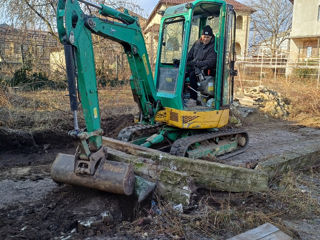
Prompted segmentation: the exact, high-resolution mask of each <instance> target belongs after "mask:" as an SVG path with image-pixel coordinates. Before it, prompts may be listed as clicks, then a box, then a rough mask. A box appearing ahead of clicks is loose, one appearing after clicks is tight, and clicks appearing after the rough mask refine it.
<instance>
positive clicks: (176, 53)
mask: <svg viewBox="0 0 320 240" xmlns="http://www.w3.org/2000/svg"><path fill="white" fill-rule="evenodd" d="M82 4H84V5H86V6H87V7H93V8H96V9H98V10H99V14H100V15H101V16H99V17H97V16H92V15H88V14H86V13H85V12H84V11H83V10H82V9H81V6H82ZM162 15H163V16H162V19H161V25H160V32H159V43H158V53H157V59H156V66H155V72H154V77H153V73H152V71H151V67H150V62H149V57H148V53H147V49H146V45H145V41H144V36H143V34H142V30H141V27H140V25H139V22H138V19H137V18H136V17H134V16H131V15H130V14H129V13H128V11H127V10H124V12H120V11H117V10H115V9H113V8H111V7H108V6H105V5H103V4H96V3H93V2H89V1H87V0H59V1H58V7H57V27H58V32H59V38H60V41H61V43H62V44H63V45H64V51H65V59H66V69H67V77H68V86H69V96H70V105H71V110H72V112H73V115H74V130H72V131H71V132H70V135H72V136H73V137H75V138H76V139H78V140H79V145H78V148H77V150H76V154H75V158H74V161H73V163H72V164H70V163H67V162H65V161H64V160H63V159H61V158H59V159H56V160H55V162H54V163H53V165H52V168H51V175H52V178H53V179H54V180H55V181H57V182H64V183H70V184H76V185H81V186H87V187H92V188H97V189H100V190H103V191H108V192H114V193H119V194H126V195H130V194H132V192H133V188H134V184H133V183H134V182H135V181H137V180H136V179H137V178H135V176H134V173H133V170H132V167H131V166H130V165H129V164H125V163H120V162H112V161H109V160H107V147H105V146H103V144H102V135H103V131H102V129H101V127H100V112H99V102H98V90H97V80H96V71H95V62H94V52H93V43H92V34H96V35H99V36H101V37H104V38H107V39H110V40H112V41H115V42H118V43H120V44H121V45H122V46H123V49H124V52H125V54H126V55H127V58H128V63H129V66H130V69H131V74H132V76H131V78H130V86H131V89H132V94H133V98H134V101H135V102H136V103H137V104H138V106H139V110H140V115H139V122H138V123H137V124H136V125H134V126H129V127H127V128H125V129H122V130H121V131H120V133H119V135H118V139H119V140H121V141H123V142H130V143H133V144H136V145H141V146H143V147H147V148H153V149H157V150H160V151H163V152H167V153H170V154H173V155H178V156H183V157H188V158H193V159H207V158H209V157H211V158H219V159H221V158H228V157H230V156H233V155H236V154H239V153H241V152H243V151H244V150H245V149H246V148H247V145H248V141H249V138H248V134H247V133H246V132H245V131H243V130H240V129H231V128H226V127H225V128H223V127H224V126H226V125H227V124H228V120H229V110H230V104H231V103H232V101H233V86H234V77H235V76H236V74H237V71H236V70H235V69H234V66H235V23H236V15H235V11H234V8H233V6H232V5H228V4H226V2H225V1H224V0H196V1H194V2H192V3H185V4H181V5H177V6H172V7H169V8H167V9H166V10H165V11H164V12H162ZM206 25H210V26H211V28H212V29H213V32H214V34H215V47H214V50H215V51H216V54H217V62H216V66H215V68H214V69H212V71H210V74H209V73H208V71H207V73H205V71H203V70H201V69H200V71H198V72H200V73H199V74H198V80H199V81H198V86H199V87H198V89H191V88H190V84H189V82H190V81H189V78H188V75H187V74H186V72H187V55H188V51H189V50H190V48H191V47H192V45H193V43H194V42H195V41H196V40H197V39H199V37H200V36H201V32H202V29H203V27H204V26H206ZM190 91H196V92H197V96H198V104H199V105H197V106H192V107H188V106H186V104H185V102H186V101H188V99H189V98H190ZM78 99H80V100H81V105H82V109H83V114H84V118H85V123H86V129H85V130H84V131H82V130H80V129H79V126H78V120H77V111H78V105H79V102H78Z"/></svg>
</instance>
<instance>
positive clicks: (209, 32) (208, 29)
mask: <svg viewBox="0 0 320 240" xmlns="http://www.w3.org/2000/svg"><path fill="white" fill-rule="evenodd" d="M202 35H207V36H211V37H212V36H213V33H212V28H211V27H210V26H209V25H207V26H205V27H204V28H203V29H202Z"/></svg>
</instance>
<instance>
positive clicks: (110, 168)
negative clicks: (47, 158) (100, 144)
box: [51, 153, 135, 195]
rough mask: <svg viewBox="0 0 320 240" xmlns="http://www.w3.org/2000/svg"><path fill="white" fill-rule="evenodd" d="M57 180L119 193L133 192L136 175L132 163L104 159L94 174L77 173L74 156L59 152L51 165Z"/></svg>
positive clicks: (54, 177) (127, 193)
mask: <svg viewBox="0 0 320 240" xmlns="http://www.w3.org/2000/svg"><path fill="white" fill-rule="evenodd" d="M51 177H52V179H53V180H54V181H55V182H58V183H66V184H71V185H78V186H83V187H89V188H94V189H98V190H101V191H106V192H112V193H117V194H124V195H131V194H132V193H133V189H134V184H135V176H134V172H133V168H132V166H131V165H129V164H126V163H120V162H114V161H108V160H105V159H104V160H102V161H100V163H99V164H98V166H97V168H96V171H95V174H94V175H87V174H86V175H84V174H76V173H75V171H74V156H72V155H66V154H61V153H59V154H58V156H57V157H56V159H55V161H54V162H53V164H52V167H51Z"/></svg>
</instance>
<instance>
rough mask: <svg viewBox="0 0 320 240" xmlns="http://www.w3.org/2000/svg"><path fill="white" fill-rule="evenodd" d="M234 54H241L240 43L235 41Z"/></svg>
mask: <svg viewBox="0 0 320 240" xmlns="http://www.w3.org/2000/svg"><path fill="white" fill-rule="evenodd" d="M235 50H236V55H237V56H241V45H240V43H236V45H235Z"/></svg>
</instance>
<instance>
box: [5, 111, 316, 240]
mask: <svg viewBox="0 0 320 240" xmlns="http://www.w3.org/2000/svg"><path fill="white" fill-rule="evenodd" d="M132 123H133V116H132V115H130V114H128V115H118V116H109V117H108V118H106V119H105V120H103V121H102V126H103V128H104V130H105V132H106V133H108V136H111V137H114V136H116V135H117V133H118V132H119V131H120V129H122V128H123V127H125V126H127V125H130V124H132ZM244 127H245V128H246V129H248V131H249V133H251V134H253V135H255V136H253V138H256V139H259V137H258V136H259V134H260V133H263V132H264V133H265V132H266V131H268V132H270V134H273V133H277V132H282V133H283V134H282V135H281V136H282V138H286V137H287V141H288V142H290V141H291V140H292V135H291V134H289V133H290V131H291V132H292V130H294V131H295V132H296V131H299V129H305V127H303V126H298V125H295V124H293V123H290V122H285V121H280V120H273V119H269V118H266V117H265V116H263V115H259V114H258V115H254V116H252V117H251V118H249V120H248V121H247V123H246V124H245V126H244ZM315 131H316V130H315ZM284 133H287V135H286V134H284ZM306 134H307V132H306ZM44 136H45V137H43V138H41V139H42V140H41V141H40V140H39V139H40V138H35V139H34V140H35V144H34V146H33V148H31V150H30V146H27V147H26V148H23V147H21V144H22V143H19V144H20V145H19V144H18V145H16V148H12V149H11V150H9V151H5V152H4V151H2V152H1V154H0V196H1V198H0V210H1V211H0V239H227V238H229V237H232V236H234V235H236V234H238V233H241V232H243V231H245V230H248V229H250V228H253V227H256V226H258V225H260V224H263V223H265V222H271V223H273V224H275V225H276V226H278V227H279V228H280V229H281V230H283V231H285V232H286V233H288V234H290V235H291V236H292V237H294V239H305V240H311V239H319V236H320V230H319V229H320V228H319V226H320V210H319V202H320V191H319V187H320V176H319V175H320V174H319V169H318V168H314V169H311V170H308V171H305V172H301V173H297V174H292V175H288V177H287V178H286V179H287V180H286V181H284V183H283V184H284V185H283V186H290V187H285V190H284V191H282V192H281V194H279V195H278V194H276V193H275V192H277V191H278V190H279V189H276V190H275V191H271V192H270V193H265V194H249V193H244V194H231V193H221V192H208V191H204V190H203V191H202V190H201V191H199V193H197V194H196V195H195V197H194V199H193V204H192V205H191V206H190V207H189V208H185V209H183V212H181V211H180V212H179V211H178V212H177V211H174V210H172V208H171V207H169V205H167V203H163V202H161V201H159V199H158V198H157V197H156V196H151V197H150V198H148V199H147V200H145V201H144V202H143V203H142V204H138V203H137V200H136V199H135V198H134V197H125V196H119V195H114V194H110V193H104V192H100V191H96V190H91V189H85V188H81V187H73V186H67V185H58V184H56V183H55V182H53V181H52V180H51V179H50V164H51V163H52V162H53V160H54V159H55V156H56V154H57V153H59V152H62V153H68V154H73V152H74V149H75V148H74V145H73V144H72V143H70V142H71V141H70V139H67V140H65V141H62V142H61V139H60V142H59V141H57V138H56V137H57V136H55V135H54V134H53V133H50V134H47V135H46V134H44ZM316 137H318V136H314V139H315V138H316ZM51 138H52V139H51ZM58 139H59V138H58ZM318 139H319V138H318ZM58 143H59V144H58ZM17 147H19V148H17ZM28 149H29V150H28ZM248 151H250V149H249V150H248ZM247 154H248V153H247ZM288 179H289V180H288ZM282 180H285V179H282ZM277 186H278V187H277V188H279V186H281V184H280V185H277ZM280 189H281V188H280Z"/></svg>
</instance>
